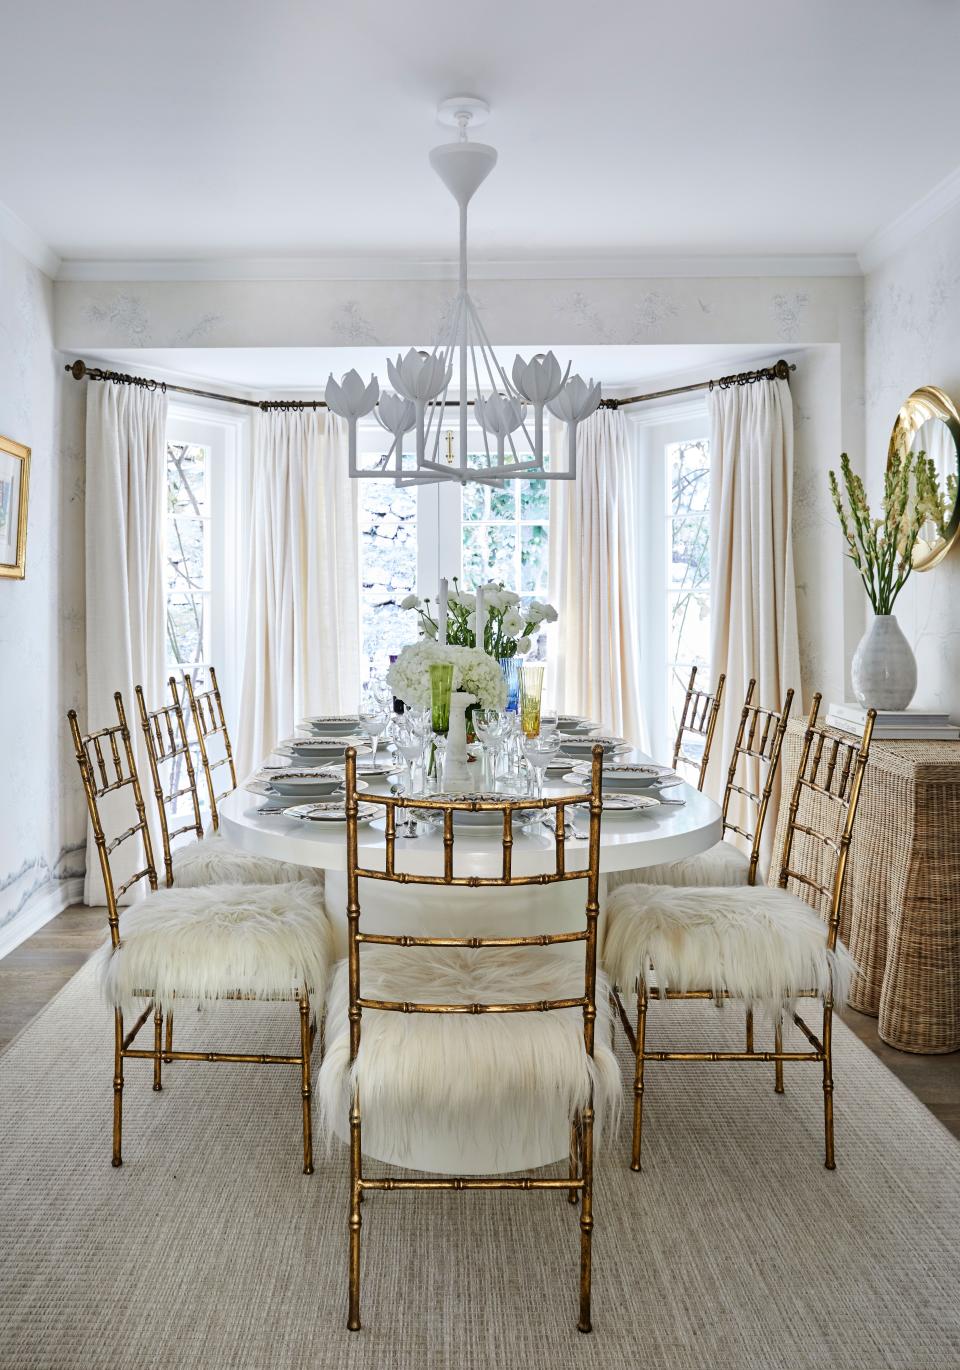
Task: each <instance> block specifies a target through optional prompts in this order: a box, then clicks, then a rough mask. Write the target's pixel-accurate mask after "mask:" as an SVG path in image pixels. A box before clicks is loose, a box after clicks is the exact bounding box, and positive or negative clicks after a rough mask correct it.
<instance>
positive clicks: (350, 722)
mask: <svg viewBox="0 0 960 1370" xmlns="http://www.w3.org/2000/svg"><path fill="white" fill-rule="evenodd" d="M297 726H298V727H300V728H309V729H310V731H311V733H319V734H320V735H321V736H322V737H330V736H336V737H339V736H340V735H341V734H343V733H356V732H357V731H358V730H359V728H360V720H359V718H358V717H357V715H356V714H315V715H314V716H313V717H311V718H302V719H301V720H300V722H299V724H298V725H297Z"/></svg>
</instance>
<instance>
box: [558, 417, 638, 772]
mask: <svg viewBox="0 0 960 1370" xmlns="http://www.w3.org/2000/svg"><path fill="white" fill-rule="evenodd" d="M550 438H551V445H552V450H554V451H560V450H561V445H562V444H563V443H565V442H566V437H565V435H564V434H563V433H562V430H561V428H560V426H559V425H558V424H555V423H554V424H551V433H550ZM636 479H637V473H636V469H635V458H634V457H633V454H632V453H631V450H630V439H629V432H628V429H627V419H626V416H625V415H624V414H623V413H621V412H620V410H611V409H600V410H597V412H596V413H594V414H591V416H590V418H588V419H586V420H585V421H584V422H583V423H582V424H581V425H580V428H579V432H578V435H577V479H576V480H575V481H553V482H551V484H550V592H549V593H550V600H551V602H552V603H553V604H554V605H555V606H556V609H557V611H558V613H559V616H560V619H559V623H558V625H557V628H556V629H555V630H554V632H555V635H556V638H557V639H558V640H557V642H556V646H555V647H551V656H552V663H551V676H552V679H551V686H552V690H553V693H554V702H555V704H556V707H557V708H558V709H560V710H563V711H566V712H568V713H578V714H585V715H586V716H587V717H588V718H592V719H596V720H597V721H598V722H600V723H602V724H603V725H604V727H607V728H611V729H613V731H614V732H615V733H618V734H620V735H621V736H624V737H628V738H629V739H630V740H631V742H634V743H637V744H639V745H640V746H642V747H646V746H648V743H649V739H648V737H647V729H646V722H645V719H644V717H643V714H642V710H641V705H640V695H639V684H640V645H639V644H640V621H639V606H640V586H639V575H640V540H639V535H638V528H637V513H638V511H637V489H636Z"/></svg>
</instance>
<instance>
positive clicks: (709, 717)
mask: <svg viewBox="0 0 960 1370" xmlns="http://www.w3.org/2000/svg"><path fill="white" fill-rule="evenodd" d="M696 680H697V668H696V666H693V667H691V670H690V680H689V682H688V684H687V693H686V696H685V697H684V701H683V712H682V713H681V715H680V726H679V728H678V729H677V738H676V741H675V742H674V744H673V762H672V765H673V769H674V770H676V769H677V767H678V766H690V767H692V769H693V770H695V771H696V772H697V789H698V790H702V789H703V785H704V781H705V780H706V778H707V767H708V766H709V764H710V751H711V748H712V747H713V735H714V733H715V732H716V730H717V719H718V718H719V716H720V704H721V702H722V700H723V686H724V681H725V680H726V676H724V675H721V676H720V677H719V678H718V680H717V688H716V689H715V690H714V692H713V694H710V692H709V691H707V690H698V689H697V688H696ZM690 737H700V738H702V739H703V751H702V752H701V753H700V755H699V756H689V755H688V754H687V752H686V751H685V750H684V748H685V746H686V744H687V740H688V738H690Z"/></svg>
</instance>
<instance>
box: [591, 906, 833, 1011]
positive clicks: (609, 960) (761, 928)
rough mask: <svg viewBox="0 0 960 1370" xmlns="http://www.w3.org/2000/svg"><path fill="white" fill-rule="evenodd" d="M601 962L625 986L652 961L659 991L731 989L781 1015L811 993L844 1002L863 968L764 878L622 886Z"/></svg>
mask: <svg viewBox="0 0 960 1370" xmlns="http://www.w3.org/2000/svg"><path fill="white" fill-rule="evenodd" d="M603 964H604V968H605V970H606V973H607V975H608V976H609V978H610V979H611V980H612V981H613V982H614V984H616V985H618V986H619V987H620V989H622V990H624V991H631V990H633V989H634V988H635V987H636V986H637V985H638V984H640V983H641V979H642V977H648V976H649V972H650V967H651V965H652V967H653V971H654V976H655V983H656V984H657V986H658V987H659V988H660V989H670V990H688V989H709V990H712V991H713V992H714V993H715V994H716V993H719V992H720V991H724V990H725V991H727V992H728V993H729V994H731V995H733V996H734V997H735V998H739V999H745V1000H746V1001H747V1002H748V1003H751V1004H754V1003H756V1004H762V1005H765V1006H766V1007H767V1008H768V1009H769V1010H770V1011H771V1012H772V1013H773V1014H774V1015H777V1014H779V1012H780V1010H781V1007H782V1005H783V1004H784V1003H786V1002H788V1001H789V1000H791V999H795V998H797V997H798V996H799V995H802V994H809V993H810V992H811V991H816V992H818V993H820V994H821V995H828V994H829V995H832V998H833V1002H834V1005H835V1006H836V1007H839V1006H841V1005H842V1004H843V1003H844V1001H845V999H846V995H847V990H848V987H849V984H850V979H851V976H852V975H853V974H854V973H855V972H856V966H855V964H854V961H853V958H852V957H851V955H850V953H849V952H848V951H847V949H846V947H844V946H843V944H842V943H840V942H838V943H837V947H836V950H835V951H830V950H829V949H828V947H827V925H826V923H825V922H824V921H823V919H822V918H821V917H820V916H819V914H818V913H817V912H816V910H815V909H813V908H811V907H810V906H809V905H808V904H805V903H804V902H803V901H802V900H801V899H798V898H797V897H796V896H795V895H793V894H791V893H789V891H787V890H782V889H770V888H768V887H767V886H765V885H747V886H742V887H739V886H737V887H721V888H707V889H676V888H673V887H671V886H668V885H622V886H621V887H620V888H619V889H618V890H616V891H615V892H614V893H613V894H612V895H611V896H610V898H609V900H608V902H607V922H606V937H605V942H604V948H603Z"/></svg>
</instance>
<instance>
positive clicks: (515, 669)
mask: <svg viewBox="0 0 960 1370" xmlns="http://www.w3.org/2000/svg"><path fill="white" fill-rule="evenodd" d="M497 664H498V665H499V667H500V670H501V671H502V672H503V678H504V680H505V681H506V682H507V708H508V709H509V710H511V712H513V713H516V710H517V701H518V699H519V697H520V664H521V663H520V660H519V658H518V657H515V656H501V657H498V658H497Z"/></svg>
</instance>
